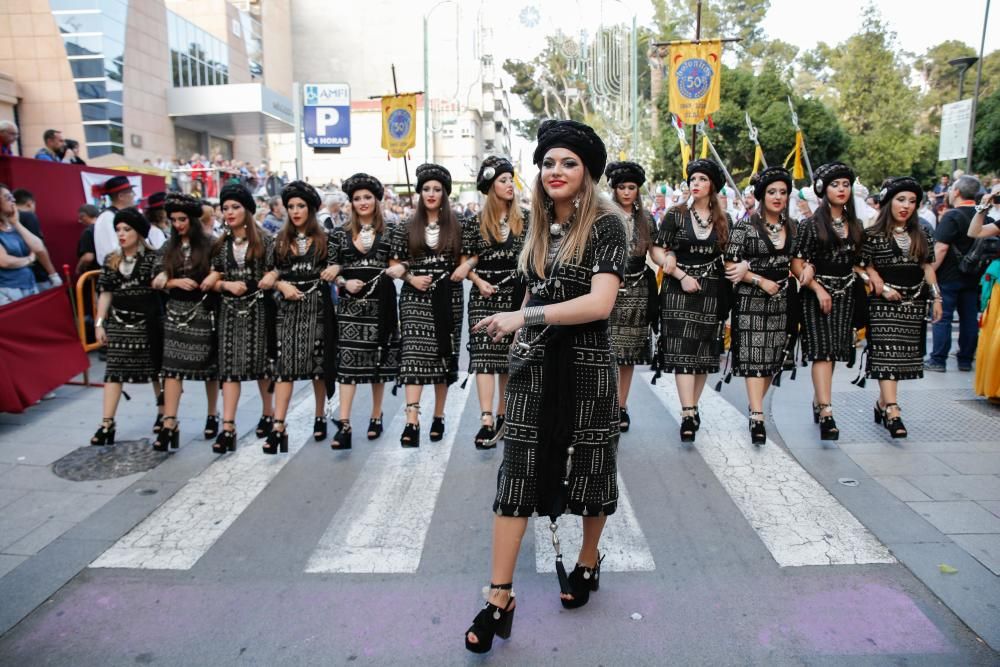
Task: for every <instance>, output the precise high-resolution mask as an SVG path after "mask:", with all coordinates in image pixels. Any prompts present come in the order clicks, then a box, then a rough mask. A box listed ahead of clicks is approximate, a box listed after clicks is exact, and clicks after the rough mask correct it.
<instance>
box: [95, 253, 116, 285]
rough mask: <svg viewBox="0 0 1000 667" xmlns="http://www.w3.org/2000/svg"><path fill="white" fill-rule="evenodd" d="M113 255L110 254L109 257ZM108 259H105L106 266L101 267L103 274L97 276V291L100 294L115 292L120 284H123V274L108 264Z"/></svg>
mask: <svg viewBox="0 0 1000 667" xmlns="http://www.w3.org/2000/svg"><path fill="white" fill-rule="evenodd" d="M111 257H112V255H108V259H110V258H111ZM108 259H105V260H104V266H103V267H101V275H99V276H97V292H98V293H99V294H100V293H103V292H114V291H115V290H116V289H118V285H119V284H121V274H120V273H118V271H117V270H115V269H112V268H111V267H110V266H109V265H108Z"/></svg>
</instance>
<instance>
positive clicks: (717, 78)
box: [667, 41, 722, 125]
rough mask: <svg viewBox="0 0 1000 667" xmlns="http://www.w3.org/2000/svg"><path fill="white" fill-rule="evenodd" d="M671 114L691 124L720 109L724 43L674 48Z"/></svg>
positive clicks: (672, 48) (670, 70)
mask: <svg viewBox="0 0 1000 667" xmlns="http://www.w3.org/2000/svg"><path fill="white" fill-rule="evenodd" d="M667 76H668V78H669V79H670V111H671V113H674V114H676V115H677V117H678V118H680V119H681V122H683V123H687V124H688V125H692V124H696V123H700V122H701V121H703V120H705V116H708V115H709V114H712V113H715V112H716V111H718V110H719V91H720V90H721V84H722V42H718V41H715V42H701V43H700V44H673V45H671V46H670V67H669V72H668V74H667Z"/></svg>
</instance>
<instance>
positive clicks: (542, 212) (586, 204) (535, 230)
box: [517, 173, 632, 276]
mask: <svg viewBox="0 0 1000 667" xmlns="http://www.w3.org/2000/svg"><path fill="white" fill-rule="evenodd" d="M577 196H579V198H580V205H579V207H578V208H577V212H576V222H575V223H574V224H572V225H571V226H570V228H569V232H568V233H567V235H566V240H565V241H563V242H562V245H561V246H560V248H559V253H558V254H557V255H556V260H555V261H556V262H557V263H561V262H565V261H567V260H569V259H571V258H572V259H573V261H575V262H578V263H579V262H582V261H583V252H584V250H585V249H586V247H587V242H588V241H589V240H590V233H591V230H593V228H594V223H595V222H596V221H597V219H598V218H601V217H604V216H605V215H613V216H615V218H617V219H618V220H619V221H620V222H621V225H622V228H623V229H624V230H625V239H626V243H628V242H629V240H630V239H631V236H632V230H631V229H628V225H626V224H625V217H624V216H623V215H622V210H621V207H620V206H616V205H614V204H612V203H611V202H610V201H609V200H607V199H602V198H601V197H600V196H598V194H597V187H596V186H595V185H594V181H593V180H592V179H591V178H590V174H589V173H584V175H583V184H582V185H581V186H580V192H579V193H578V195H577ZM550 201H552V200H551V199H549V195H548V194H547V193H546V192H545V188H544V187H543V186H542V175H541V173H539V174H538V176H536V177H535V186H534V188H533V190H532V197H531V219H532V220H533V221H536V222H532V224H530V225H528V234H527V237H526V238H525V240H524V247H523V248H522V249H521V256H520V257H518V259H517V268H518V270H519V271H521V272H522V273H525V274H529V275H530V274H531V273H534V274H535V275H537V276H544V275H545V261H546V259H547V258H548V253H549V223H550V222H552V221H551V219H550V218H551V217H552V216H551V215H550V214H549V212H548V210H547V208H546V205H545V203H546V202H550Z"/></svg>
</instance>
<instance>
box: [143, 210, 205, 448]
mask: <svg viewBox="0 0 1000 667" xmlns="http://www.w3.org/2000/svg"><path fill="white" fill-rule="evenodd" d="M164 208H166V210H167V217H169V218H170V226H171V232H170V238H169V239H168V240H167V243H166V245H164V246H163V254H162V255H161V257H160V266H161V270H160V273H159V275H157V276H156V279H155V280H154V281H153V287H155V288H157V289H166V290H167V292H168V294H169V298H168V299H167V306H166V317H165V318H164V323H163V368H162V371H161V375H162V376H163V378H164V380H163V400H164V403H163V412H164V417H163V428H162V429H161V430H160V432H159V433H157V434H156V442H155V443H154V445H153V448H154V449H156V450H157V451H166V450H167V447H168V446H169V447H171V448H177V447H178V446H179V445H180V431H179V430H178V424H177V408H178V406H179V405H180V401H181V391H182V389H183V383H184V380H201V381H204V382H217V381H218V357H217V351H216V337H215V316H216V309H217V306H218V295H217V294H216V293H215V292H214V290H213V286H214V282H215V281H214V279H213V278H212V277H211V276H210V274H211V272H212V268H211V257H212V240H211V239H210V238H208V237H206V236H205V234H204V232H203V231H202V228H201V223H200V222H199V221H198V217H199V216H200V215H201V204H200V203H199V202H198V200H196V199H194V198H193V197H189V196H188V195H180V194H173V195H170V196H168V197H167V200H166V203H165V204H164ZM209 396H210V401H209V415H208V420H207V422H206V424H205V435H206V437H211V436H214V435H215V432H216V430H217V429H218V415H216V414H215V409H216V408H215V405H214V401H212V400H211V398H214V397H212V396H211V394H210V395H209ZM210 434H211V435H210Z"/></svg>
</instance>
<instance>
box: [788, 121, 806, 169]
mask: <svg viewBox="0 0 1000 667" xmlns="http://www.w3.org/2000/svg"><path fill="white" fill-rule="evenodd" d="M793 156H794V157H795V163H794V164H793V165H792V178H793V179H794V180H796V181H797V180H799V179H800V178H805V177H806V169H805V167H804V166H803V165H802V130H798V131H797V132H796V133H795V148H793V149H792V152H791V153H789V154H788V157H786V158H785V164H784V166H785V168H786V169H787V168H788V161H789V160H791V159H792V157H793Z"/></svg>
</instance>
